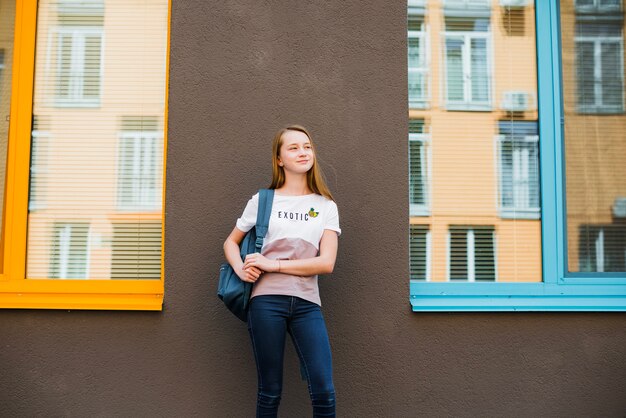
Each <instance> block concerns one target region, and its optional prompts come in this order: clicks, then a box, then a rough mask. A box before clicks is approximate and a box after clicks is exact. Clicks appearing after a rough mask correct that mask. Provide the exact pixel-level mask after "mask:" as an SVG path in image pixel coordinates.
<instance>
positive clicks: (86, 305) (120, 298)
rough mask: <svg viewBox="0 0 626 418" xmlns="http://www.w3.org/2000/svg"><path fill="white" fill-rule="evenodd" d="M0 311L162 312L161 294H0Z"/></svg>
mask: <svg viewBox="0 0 626 418" xmlns="http://www.w3.org/2000/svg"><path fill="white" fill-rule="evenodd" d="M0 308H2V309H64V310H67V309H76V310H79V309H80V310H126V311H161V310H163V294H162V293H161V294H155V293H152V294H106V293H99V294H98V293H93V294H84V293H5V292H2V293H0Z"/></svg>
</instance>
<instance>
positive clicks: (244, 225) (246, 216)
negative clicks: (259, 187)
mask: <svg viewBox="0 0 626 418" xmlns="http://www.w3.org/2000/svg"><path fill="white" fill-rule="evenodd" d="M257 210H259V194H258V193H257V194H255V195H254V196H252V198H251V199H250V200H248V204H247V205H246V208H245V209H244V210H243V213H242V214H241V217H240V218H238V219H237V225H236V226H237V229H239V230H240V231H243V232H248V231H249V230H251V229H252V227H253V226H254V225H256V213H257Z"/></svg>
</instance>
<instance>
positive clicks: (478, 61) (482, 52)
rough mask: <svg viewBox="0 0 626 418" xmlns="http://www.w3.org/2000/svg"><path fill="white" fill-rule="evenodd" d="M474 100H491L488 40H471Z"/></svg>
mask: <svg viewBox="0 0 626 418" xmlns="http://www.w3.org/2000/svg"><path fill="white" fill-rule="evenodd" d="M471 55H472V58H471V79H472V101H476V102H488V101H489V62H488V61H489V57H488V56H487V40H486V39H472V40H471Z"/></svg>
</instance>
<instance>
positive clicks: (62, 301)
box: [0, 0, 171, 311]
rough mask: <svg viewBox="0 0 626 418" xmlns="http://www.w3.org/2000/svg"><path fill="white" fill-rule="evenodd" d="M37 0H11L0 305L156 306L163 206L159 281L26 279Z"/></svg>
mask: <svg viewBox="0 0 626 418" xmlns="http://www.w3.org/2000/svg"><path fill="white" fill-rule="evenodd" d="M170 16H171V1H169V2H168V24H167V26H168V27H167V47H166V48H167V51H166V57H167V58H166V72H165V77H166V80H165V92H164V94H165V103H166V107H165V115H164V121H165V123H164V126H165V131H164V141H163V142H164V150H163V151H164V152H163V168H164V169H163V194H162V196H163V202H164V201H165V167H166V159H167V153H166V150H167V103H168V100H167V99H168V81H169V55H170V54H169V52H170V41H169V34H170V21H171V17H170ZM36 30H37V1H35V0H16V7H15V37H14V41H13V44H14V49H13V63H12V68H13V74H12V80H11V89H12V90H11V113H10V114H11V117H10V121H9V138H8V154H7V173H6V185H5V207H4V217H3V228H2V237H1V241H0V244H1V245H0V262H1V263H2V270H1V271H2V273H0V308H24V309H102V310H151V311H160V310H162V307H163V295H164V265H163V259H164V242H165V211H162V213H163V217H162V221H161V278H160V279H159V280H54V279H49V280H46V279H26V249H27V248H26V239H27V237H26V234H27V221H28V187H29V171H30V170H29V165H30V137H31V128H32V127H31V123H32V122H31V121H32V111H33V85H34V69H35V46H36V45H35V37H36Z"/></svg>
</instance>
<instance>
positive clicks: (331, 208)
mask: <svg viewBox="0 0 626 418" xmlns="http://www.w3.org/2000/svg"><path fill="white" fill-rule="evenodd" d="M327 212H328V213H327V214H326V222H325V224H324V229H330V230H331V231H335V232H337V235H341V228H340V227H339V211H338V210H337V204H336V203H335V202H333V201H332V200H330V201H329V202H328V209H327Z"/></svg>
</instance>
